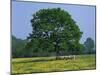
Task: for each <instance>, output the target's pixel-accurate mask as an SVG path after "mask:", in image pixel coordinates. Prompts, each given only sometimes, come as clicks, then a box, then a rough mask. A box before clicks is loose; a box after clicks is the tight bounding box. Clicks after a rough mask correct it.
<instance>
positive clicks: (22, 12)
mask: <svg viewBox="0 0 100 75" xmlns="http://www.w3.org/2000/svg"><path fill="white" fill-rule="evenodd" d="M58 7H60V8H61V9H64V10H65V11H68V12H69V13H70V14H71V15H72V18H73V19H74V20H75V21H76V23H77V25H78V26H79V28H80V30H81V31H82V32H83V35H82V38H81V40H80V42H81V43H83V42H84V41H85V40H86V39H87V38H88V37H91V38H92V39H94V40H95V13H96V12H95V6H82V5H69V4H51V3H35V2H16V1H13V2H12V35H14V36H15V37H17V38H21V39H26V38H27V36H28V35H29V33H31V31H32V27H31V22H30V20H31V19H32V14H34V13H35V12H37V11H38V10H40V9H43V8H58Z"/></svg>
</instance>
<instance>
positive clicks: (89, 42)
mask: <svg viewBox="0 0 100 75" xmlns="http://www.w3.org/2000/svg"><path fill="white" fill-rule="evenodd" d="M84 46H85V53H88V54H91V53H94V52H95V50H94V41H93V39H92V38H90V37H88V38H87V39H86V41H85V42H84Z"/></svg>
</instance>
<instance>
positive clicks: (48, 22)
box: [26, 8, 82, 56]
mask: <svg viewBox="0 0 100 75" xmlns="http://www.w3.org/2000/svg"><path fill="white" fill-rule="evenodd" d="M31 23H32V28H33V31H32V33H31V34H30V35H29V37H28V43H27V46H26V50H27V52H28V51H29V50H31V52H33V56H39V55H40V54H41V53H43V55H44V56H48V55H49V54H50V53H52V52H55V53H56V56H58V55H61V52H62V51H65V52H66V54H67V55H68V54H79V53H80V43H79V40H80V38H81V36H82V32H81V31H80V29H79V27H78V26H77V25H76V23H75V21H74V20H73V19H72V17H71V15H70V14H69V13H68V12H67V11H64V10H62V9H60V8H52V9H41V10H39V11H38V12H36V13H35V14H33V18H32V20H31Z"/></svg>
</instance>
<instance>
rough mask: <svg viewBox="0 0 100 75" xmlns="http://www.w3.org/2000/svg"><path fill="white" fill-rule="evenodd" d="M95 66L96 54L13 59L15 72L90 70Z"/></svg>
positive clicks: (13, 71) (13, 70)
mask: <svg viewBox="0 0 100 75" xmlns="http://www.w3.org/2000/svg"><path fill="white" fill-rule="evenodd" d="M95 68H96V62H95V55H77V56H76V59H75V60H73V59H69V60H64V59H62V60H55V57H34V58H15V59H12V73H13V74H24V73H40V72H55V71H69V70H88V69H95Z"/></svg>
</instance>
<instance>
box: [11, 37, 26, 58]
mask: <svg viewBox="0 0 100 75" xmlns="http://www.w3.org/2000/svg"><path fill="white" fill-rule="evenodd" d="M25 44H26V41H25V40H21V39H17V38H16V37H15V36H12V57H22V56H23V53H24V50H23V49H24V47H25Z"/></svg>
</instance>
